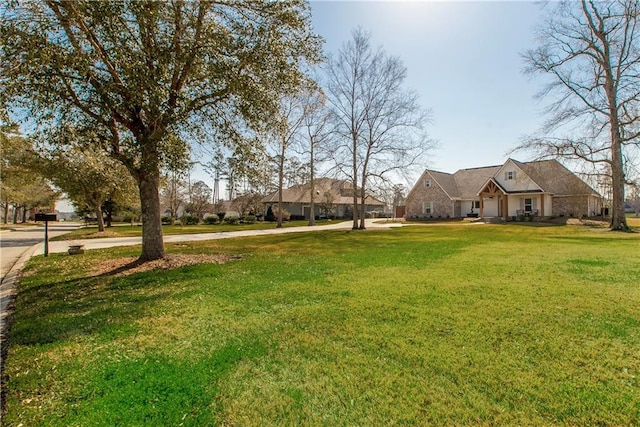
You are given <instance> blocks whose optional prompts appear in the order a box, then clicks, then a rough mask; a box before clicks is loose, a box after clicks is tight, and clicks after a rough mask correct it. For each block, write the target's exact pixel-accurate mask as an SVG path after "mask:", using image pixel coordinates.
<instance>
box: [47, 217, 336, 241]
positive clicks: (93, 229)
mask: <svg viewBox="0 0 640 427" xmlns="http://www.w3.org/2000/svg"><path fill="white" fill-rule="evenodd" d="M308 224H309V221H308V220H305V221H286V222H283V223H282V226H283V227H304V226H306V225H308ZM325 224H332V221H326V220H322V221H316V225H325ZM272 228H276V223H275V222H267V221H260V222H254V223H253V224H248V223H247V224H244V223H243V224H226V223H223V224H211V225H209V224H198V225H181V224H176V225H163V226H162V233H163V234H164V235H165V236H168V235H172V234H197V233H220V232H228V231H242V230H265V229H272ZM140 236H142V226H141V225H130V224H129V223H127V224H122V223H117V224H114V225H113V227H109V228H106V229H105V232H104V233H99V232H98V226H97V225H90V226H87V227H82V228H78V229H76V230H73V231H71V232H69V233H66V234H63V235H61V236H56V237H54V238H52V239H51V240H52V241H61V240H78V239H99V238H103V237H140Z"/></svg>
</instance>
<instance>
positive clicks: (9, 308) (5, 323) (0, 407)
mask: <svg viewBox="0 0 640 427" xmlns="http://www.w3.org/2000/svg"><path fill="white" fill-rule="evenodd" d="M41 246H42V243H36V244H35V245H33V246H31V247H30V248H28V249H27V250H26V251H24V253H23V254H22V255H20V258H18V260H17V261H16V262H15V263H14V264H13V265H12V266H11V268H10V269H9V272H8V273H7V274H6V275H5V276H4V277H3V278H2V282H1V283H0V425H2V414H3V413H4V405H5V393H4V388H5V380H6V378H5V374H4V364H5V361H6V360H7V354H8V351H9V332H10V331H11V324H12V323H13V313H14V310H15V305H16V297H17V296H18V285H19V284H20V278H21V277H22V269H23V268H24V265H25V264H26V263H27V261H29V259H30V258H31V257H32V256H33V255H34V254H35V253H36V251H37V250H38V248H39V247H41Z"/></svg>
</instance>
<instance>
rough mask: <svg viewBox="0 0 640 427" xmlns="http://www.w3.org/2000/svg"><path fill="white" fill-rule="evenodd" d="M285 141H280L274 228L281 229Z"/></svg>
mask: <svg viewBox="0 0 640 427" xmlns="http://www.w3.org/2000/svg"><path fill="white" fill-rule="evenodd" d="M285 147H286V145H285V141H284V140H283V141H282V146H281V151H280V161H279V162H278V223H277V225H276V228H282V187H283V186H284V150H285Z"/></svg>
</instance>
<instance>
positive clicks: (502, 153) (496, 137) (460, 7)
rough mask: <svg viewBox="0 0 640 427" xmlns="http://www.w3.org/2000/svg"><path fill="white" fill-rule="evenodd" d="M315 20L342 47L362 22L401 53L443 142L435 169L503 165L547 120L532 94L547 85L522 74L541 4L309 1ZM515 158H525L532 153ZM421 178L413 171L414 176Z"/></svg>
mask: <svg viewBox="0 0 640 427" xmlns="http://www.w3.org/2000/svg"><path fill="white" fill-rule="evenodd" d="M311 7H312V12H313V15H312V16H313V26H314V30H315V32H316V33H318V34H320V35H321V36H323V37H324V39H325V41H326V44H325V51H326V52H337V50H338V49H339V48H340V46H341V45H342V44H343V43H344V42H345V41H347V40H348V39H349V38H350V37H351V31H352V29H354V28H356V27H358V26H361V27H362V28H363V29H364V30H366V31H369V32H370V33H371V40H372V45H373V46H375V47H377V46H382V47H383V48H384V49H385V50H386V52H387V53H388V54H391V55H394V56H398V57H400V58H401V59H402V61H403V62H404V64H405V65H406V67H407V70H408V78H407V81H406V87H408V88H412V89H414V90H416V91H417V92H418V93H419V94H420V99H421V103H422V105H423V106H424V107H427V108H429V109H431V111H432V120H433V123H432V124H431V125H430V126H429V128H428V129H429V131H430V134H431V135H432V137H433V138H435V139H437V140H438V141H439V143H440V148H439V149H438V150H437V151H435V152H434V153H433V156H432V157H431V158H430V159H429V167H431V168H434V169H437V170H441V171H444V172H455V171H456V170H457V169H461V168H468V167H476V166H487V165H493V164H502V163H503V162H504V161H505V160H506V158H507V155H508V152H509V151H510V150H511V149H513V148H514V147H515V146H516V145H517V143H518V141H519V139H520V138H521V137H522V136H523V135H525V134H528V133H532V132H535V131H536V130H537V129H538V128H539V127H540V125H541V124H542V120H543V116H542V109H543V105H542V104H539V103H537V101H536V100H535V99H534V97H533V96H534V94H535V93H536V92H538V91H539V90H540V89H541V87H542V85H543V83H544V82H543V81H542V80H540V79H535V80H532V79H531V78H530V77H528V76H526V75H524V74H523V73H522V69H523V67H524V63H523V61H522V59H521V57H520V53H521V52H523V51H524V50H526V49H528V48H533V47H535V43H536V42H535V37H534V31H533V30H534V26H535V25H536V24H537V23H538V22H539V19H540V17H541V14H542V11H543V9H542V6H541V5H540V4H536V3H533V2H522V1H502V2H488V1H473V2H471V1H467V2H461V1H456V2H451V1H439V2H434V1H350V2H347V1H313V2H311ZM513 157H515V158H517V159H519V160H529V159H528V158H527V155H526V153H517V154H516V155H514V156H513ZM416 178H417V177H416Z"/></svg>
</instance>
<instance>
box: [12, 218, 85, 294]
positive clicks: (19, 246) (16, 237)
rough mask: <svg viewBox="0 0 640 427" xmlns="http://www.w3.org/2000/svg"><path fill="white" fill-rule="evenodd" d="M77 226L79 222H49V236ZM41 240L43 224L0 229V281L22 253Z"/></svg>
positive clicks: (42, 237) (65, 231)
mask: <svg viewBox="0 0 640 427" xmlns="http://www.w3.org/2000/svg"><path fill="white" fill-rule="evenodd" d="M78 227H80V224H79V223H74V222H51V223H49V238H52V237H55V236H59V235H60V234H64V233H68V232H70V231H72V230H75V229H76V228H78ZM43 242H44V225H42V226H35V227H24V228H16V229H15V230H4V231H0V271H1V273H0V282H1V281H2V280H4V277H5V275H6V274H7V273H8V272H9V270H10V269H11V267H12V266H13V265H14V264H15V263H16V261H17V260H18V259H19V258H20V256H21V255H22V254H24V253H25V252H26V251H28V250H35V249H36V248H33V246H34V245H37V244H39V243H43ZM42 250H44V245H43V246H42Z"/></svg>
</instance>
